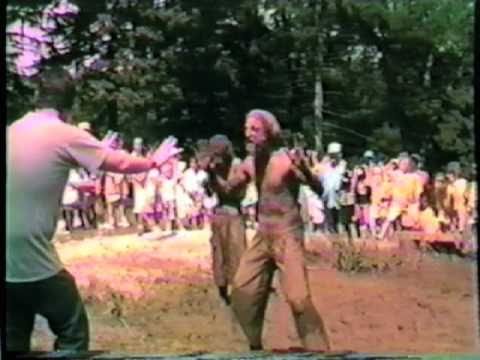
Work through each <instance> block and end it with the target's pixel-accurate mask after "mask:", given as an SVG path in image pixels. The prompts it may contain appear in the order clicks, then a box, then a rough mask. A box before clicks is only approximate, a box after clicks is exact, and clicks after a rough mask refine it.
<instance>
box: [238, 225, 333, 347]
mask: <svg viewBox="0 0 480 360" xmlns="http://www.w3.org/2000/svg"><path fill="white" fill-rule="evenodd" d="M276 268H278V269H279V270H280V274H279V275H280V276H279V280H280V285H281V290H282V291H283V293H284V295H285V298H286V299H287V302H288V303H289V305H290V308H291V309H292V312H293V317H294V319H295V325H296V328H297V331H298V334H299V336H300V339H301V340H302V342H303V345H304V346H305V347H306V348H307V349H311V350H329V349H330V344H329V340H328V336H327V332H326V329H325V326H324V324H323V321H322V318H321V316H320V314H319V313H318V312H317V310H316V309H315V307H314V305H313V303H312V300H311V298H310V291H309V288H308V283H307V276H306V275H307V274H306V269H305V265H304V245H303V229H302V228H301V227H297V228H296V229H294V230H283V231H271V230H269V231H268V232H267V231H262V230H259V232H258V233H257V234H256V235H255V237H254V239H253V242H252V245H251V247H249V248H248V249H247V250H246V252H245V254H244V255H243V257H242V258H241V261H240V267H239V268H238V271H237V273H236V275H235V278H234V281H233V290H232V308H233V311H234V312H235V315H236V317H237V319H238V321H239V323H240V325H241V327H242V328H243V331H244V333H245V335H246V337H247V338H248V341H249V344H250V346H251V347H255V348H258V347H261V346H262V330H263V322H264V316H265V309H266V306H267V303H268V295H269V292H270V286H271V282H272V277H273V272H274V270H275V269H276Z"/></svg>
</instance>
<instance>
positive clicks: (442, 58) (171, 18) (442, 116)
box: [7, 0, 473, 167]
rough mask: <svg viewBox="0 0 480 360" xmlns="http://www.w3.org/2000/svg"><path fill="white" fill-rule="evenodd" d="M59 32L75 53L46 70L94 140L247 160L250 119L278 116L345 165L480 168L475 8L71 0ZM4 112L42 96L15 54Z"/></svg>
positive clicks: (24, 6)
mask: <svg viewBox="0 0 480 360" xmlns="http://www.w3.org/2000/svg"><path fill="white" fill-rule="evenodd" d="M71 2H73V3H75V5H77V6H78V8H79V9H80V12H79V14H78V15H77V16H75V17H72V18H71V19H70V20H69V21H68V22H67V23H62V24H60V25H61V26H59V27H58V29H57V30H56V32H55V36H60V35H63V36H64V38H65V39H67V40H68V43H69V51H67V52H66V53H58V52H57V53H55V52H53V53H52V54H51V56H50V58H49V59H46V60H44V62H43V64H44V65H48V64H50V63H59V64H63V65H70V66H74V67H75V69H76V73H77V75H78V74H81V76H80V75H78V76H79V81H78V93H79V97H78V101H77V104H76V107H75V116H76V118H77V119H78V121H90V122H92V124H93V125H94V127H95V128H96V129H97V130H98V131H99V132H104V131H106V130H107V129H109V128H115V129H118V130H120V131H121V132H123V133H124V134H125V135H126V137H127V139H131V138H132V137H134V136H142V137H144V138H146V140H147V142H154V141H156V140H158V139H160V138H162V137H164V136H166V135H167V134H170V133H173V134H175V135H176V136H178V137H180V139H181V140H185V139H187V138H189V139H193V140H197V139H200V138H206V137H208V136H211V135H213V134H214V133H226V134H228V135H229V136H230V137H231V138H232V139H233V140H234V143H235V144H236V145H237V146H238V147H239V148H241V149H243V145H242V144H243V135H242V131H243V120H244V119H243V117H244V115H245V113H246V112H247V111H249V110H250V109H252V108H265V109H269V110H271V111H272V112H273V113H275V114H276V115H277V116H278V118H279V120H280V122H281V124H282V125H283V126H284V127H285V128H288V129H289V130H290V131H292V132H303V133H304V134H305V136H306V140H307V142H309V143H310V145H313V140H312V139H313V137H312V136H313V134H314V131H315V129H318V127H317V128H316V127H315V126H318V123H316V121H318V119H316V118H315V116H314V107H313V103H314V98H315V81H316V80H318V79H319V76H320V78H321V81H322V86H323V91H324V94H323V97H324V103H323V116H322V123H321V124H320V125H321V129H322V131H323V133H324V137H325V140H326V141H327V142H328V141H333V140H335V141H339V142H341V143H343V144H344V148H345V151H346V154H347V155H355V154H357V155H358V154H359V153H361V152H363V150H364V149H366V148H367V147H370V148H372V149H373V150H377V151H381V152H384V153H385V154H387V155H392V156H394V155H395V153H396V152H397V151H400V150H407V151H412V152H423V153H424V154H426V156H427V163H429V164H430V165H431V166H432V167H438V166H440V165H442V164H443V163H445V162H446V161H449V160H451V159H454V158H462V160H463V161H465V162H472V161H473V151H472V150H473V131H472V130H473V97H472V92H473V89H472V87H473V84H472V78H473V74H472V72H473V71H472V68H473V1H472V0H422V1H415V0H409V1H405V0H385V1H379V0H374V1H353V0H335V1H326V0H322V1H312V0H291V1H271V0H262V1H253V0H238V1H235V2H226V1H213V0H176V1H174V0H163V1H158V0H155V1H152V0H148V1H147V0H99V1H95V2H92V1H86V0H75V1H73V0H71ZM50 3H51V1H24V0H22V1H11V2H9V6H8V7H7V22H8V23H9V24H12V23H14V22H18V21H20V20H22V21H24V22H30V23H37V24H38V23H40V20H41V19H40V15H39V14H41V13H42V9H44V8H45V7H46V6H47V5H48V4H50ZM7 58H8V59H7V60H8V63H9V64H10V65H9V66H8V68H7V105H8V110H7V115H8V120H9V121H12V120H14V119H15V118H17V117H18V116H20V115H21V114H22V113H23V112H25V111H26V110H28V109H29V108H31V106H32V105H33V99H34V87H33V86H32V84H31V81H25V80H24V79H22V78H21V77H20V76H18V75H17V74H15V71H14V66H12V61H13V59H14V55H13V54H7Z"/></svg>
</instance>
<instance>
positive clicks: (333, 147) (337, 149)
mask: <svg viewBox="0 0 480 360" xmlns="http://www.w3.org/2000/svg"><path fill="white" fill-rule="evenodd" d="M341 152H342V145H341V144H339V143H337V142H332V143H330V144H328V146H327V153H329V154H337V153H341Z"/></svg>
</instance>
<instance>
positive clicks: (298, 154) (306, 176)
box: [284, 150, 323, 196]
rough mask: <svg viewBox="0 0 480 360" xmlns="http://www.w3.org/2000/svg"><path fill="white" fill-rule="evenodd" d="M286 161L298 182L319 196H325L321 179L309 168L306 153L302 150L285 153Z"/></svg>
mask: <svg viewBox="0 0 480 360" xmlns="http://www.w3.org/2000/svg"><path fill="white" fill-rule="evenodd" d="M285 155H286V156H285V157H284V161H286V162H289V165H290V171H291V173H292V174H293V176H294V177H295V178H296V179H297V181H299V182H301V183H302V184H305V185H307V186H309V187H310V188H311V189H312V190H313V191H314V192H315V193H317V194H318V195H320V196H321V195H322V194H323V185H322V182H321V180H320V177H318V176H316V175H315V174H314V173H313V171H312V169H311V168H310V167H309V166H308V162H307V158H306V156H305V153H304V152H303V151H301V150H293V151H288V150H286V151H285Z"/></svg>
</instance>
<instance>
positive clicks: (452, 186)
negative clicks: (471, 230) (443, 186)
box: [447, 162, 468, 233]
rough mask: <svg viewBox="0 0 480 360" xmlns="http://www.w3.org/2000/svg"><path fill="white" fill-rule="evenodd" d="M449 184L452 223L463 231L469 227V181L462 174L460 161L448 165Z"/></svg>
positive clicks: (448, 193) (458, 229)
mask: <svg viewBox="0 0 480 360" xmlns="http://www.w3.org/2000/svg"><path fill="white" fill-rule="evenodd" d="M447 179H448V181H449V184H448V186H447V197H448V202H449V204H450V206H451V215H452V224H453V225H454V230H456V231H459V232H460V233H463V232H464V231H465V230H466V227H467V218H468V211H467V196H468V195H467V189H468V181H467V179H466V178H465V177H464V176H462V172H461V167H460V163H458V162H451V163H450V164H449V165H448V172H447Z"/></svg>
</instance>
